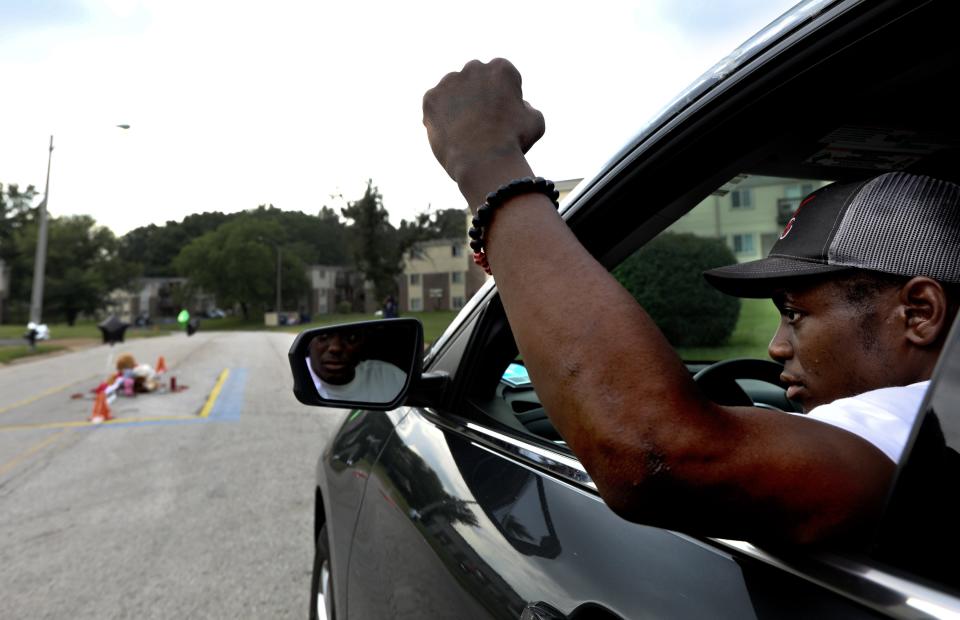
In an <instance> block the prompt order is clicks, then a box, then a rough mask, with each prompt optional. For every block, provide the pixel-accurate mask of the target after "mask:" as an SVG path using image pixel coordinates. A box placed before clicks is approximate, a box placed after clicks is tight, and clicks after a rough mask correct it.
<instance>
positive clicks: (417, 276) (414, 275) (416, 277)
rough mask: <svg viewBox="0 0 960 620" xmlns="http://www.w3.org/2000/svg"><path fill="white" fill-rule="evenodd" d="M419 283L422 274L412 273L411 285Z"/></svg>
mask: <svg viewBox="0 0 960 620" xmlns="http://www.w3.org/2000/svg"><path fill="white" fill-rule="evenodd" d="M417 284H420V274H419V273H411V274H410V285H411V286H416V285H417Z"/></svg>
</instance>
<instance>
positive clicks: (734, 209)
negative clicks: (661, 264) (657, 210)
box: [667, 176, 829, 262]
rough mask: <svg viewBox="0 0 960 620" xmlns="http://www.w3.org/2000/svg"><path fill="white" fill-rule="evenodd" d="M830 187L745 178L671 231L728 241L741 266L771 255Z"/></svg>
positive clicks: (702, 204) (722, 190) (817, 182)
mask: <svg viewBox="0 0 960 620" xmlns="http://www.w3.org/2000/svg"><path fill="white" fill-rule="evenodd" d="M827 183H829V181H822V180H813V179H787V178H781V177H767V176H740V177H736V178H734V179H732V180H731V181H730V182H729V183H727V184H726V185H724V186H723V187H721V188H720V189H719V190H717V191H716V192H714V193H713V194H712V195H710V196H708V197H707V198H706V199H704V200H703V201H701V202H700V203H699V204H698V205H697V206H696V207H694V208H693V209H692V210H691V211H690V212H689V213H687V214H686V215H685V216H683V217H682V218H680V219H679V220H677V221H676V222H675V223H674V224H673V225H671V226H670V227H669V228H668V229H667V230H669V231H671V232H677V233H692V234H694V235H697V236H698V237H714V238H718V239H723V240H724V241H725V242H726V243H727V245H728V246H729V247H730V249H731V250H733V253H734V255H735V256H736V257H737V261H738V262H745V261H750V260H757V259H759V258H763V257H764V256H766V255H767V254H768V253H769V252H770V248H771V246H773V244H774V242H776V240H777V239H778V238H779V237H780V232H781V231H782V230H783V227H784V226H785V225H786V224H787V222H788V221H789V220H790V218H791V217H792V215H793V213H794V211H796V210H797V207H798V206H799V205H800V200H801V199H802V198H803V197H804V196H806V195H807V194H809V193H810V192H812V191H813V190H815V189H817V188H819V187H822V186H823V185H826V184H827Z"/></svg>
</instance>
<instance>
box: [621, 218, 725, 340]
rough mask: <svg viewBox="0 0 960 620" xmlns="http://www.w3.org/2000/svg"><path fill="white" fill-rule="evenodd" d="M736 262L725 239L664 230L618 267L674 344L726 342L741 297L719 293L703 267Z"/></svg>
mask: <svg viewBox="0 0 960 620" xmlns="http://www.w3.org/2000/svg"><path fill="white" fill-rule="evenodd" d="M734 262H736V258H735V257H734V255H733V252H731V251H730V249H729V248H728V247H727V246H726V244H725V243H724V242H723V241H722V240H720V239H710V238H705V237H696V236H694V235H691V234H688V233H683V234H676V233H664V234H662V235H660V236H658V237H657V238H655V239H653V240H652V241H650V242H649V243H648V244H647V245H645V246H644V247H643V248H641V249H640V250H638V251H637V252H635V253H634V254H633V255H632V256H631V257H630V258H628V259H627V260H625V261H623V263H621V264H620V265H619V266H618V267H617V268H616V269H614V270H613V275H614V277H616V278H617V280H619V281H620V284H622V285H623V286H624V288H626V289H627V290H628V291H630V293H631V294H632V295H633V296H634V298H635V299H636V300H637V301H638V302H640V305H642V306H643V308H644V309H645V310H646V311H647V313H648V314H649V315H650V316H651V317H652V318H653V320H654V321H655V322H656V324H657V326H659V327H660V329H661V330H662V331H663V333H664V335H666V337H667V339H668V340H669V341H670V344H672V345H673V346H675V347H702V346H718V345H722V344H724V343H726V341H727V339H729V338H730V334H732V333H733V329H734V327H735V326H736V324H737V318H738V317H739V316H740V300H739V299H738V298H736V297H730V296H728V295H724V294H723V293H721V292H719V291H717V290H716V289H714V288H713V287H711V286H710V285H709V284H707V282H706V280H704V279H703V275H702V273H703V271H704V270H706V269H712V268H714V267H719V266H721V265H729V264H732V263H734Z"/></svg>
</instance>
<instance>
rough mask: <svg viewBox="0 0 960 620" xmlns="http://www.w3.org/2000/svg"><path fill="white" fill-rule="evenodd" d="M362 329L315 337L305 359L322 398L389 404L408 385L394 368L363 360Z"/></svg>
mask: <svg viewBox="0 0 960 620" xmlns="http://www.w3.org/2000/svg"><path fill="white" fill-rule="evenodd" d="M365 343H366V338H365V336H364V332H363V328H344V329H340V330H336V331H330V332H326V333H323V334H320V335H319V336H316V337H315V338H314V339H313V340H311V341H310V355H309V357H307V359H306V364H307V368H308V369H309V371H310V376H311V378H312V379H313V384H314V385H315V386H316V388H317V392H318V393H319V394H320V396H321V397H322V398H326V399H328V400H352V401H361V402H370V403H389V402H391V401H392V400H393V399H394V398H396V397H397V394H399V393H400V390H401V389H403V386H404V384H405V383H406V381H407V375H406V374H405V373H404V372H403V371H402V370H400V369H399V368H397V367H396V366H394V365H393V364H391V363H390V362H385V361H382V360H377V359H364V345H365Z"/></svg>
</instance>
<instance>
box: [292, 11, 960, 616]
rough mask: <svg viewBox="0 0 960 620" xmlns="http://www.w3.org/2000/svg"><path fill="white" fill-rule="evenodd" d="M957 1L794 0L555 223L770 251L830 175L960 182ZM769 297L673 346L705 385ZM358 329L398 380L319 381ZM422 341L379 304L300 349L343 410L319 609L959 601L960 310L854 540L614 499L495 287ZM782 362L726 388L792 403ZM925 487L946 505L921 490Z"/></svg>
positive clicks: (470, 612) (655, 608) (747, 366)
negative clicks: (696, 520)
mask: <svg viewBox="0 0 960 620" xmlns="http://www.w3.org/2000/svg"><path fill="white" fill-rule="evenodd" d="M958 12H960V7H958V5H957V3H953V2H949V1H946V0H929V1H922V0H921V1H904V0H892V1H886V0H881V1H874V2H867V1H862V0H838V1H829V0H823V1H812V2H805V3H802V4H799V5H798V6H797V7H796V8H794V9H793V10H792V11H791V12H789V13H787V14H786V15H784V16H783V17H782V18H781V19H779V20H778V21H776V22H775V23H774V24H772V25H771V26H770V27H769V28H767V29H766V30H764V31H763V32H761V33H759V34H758V35H756V36H755V37H754V38H752V39H751V40H750V41H748V42H747V43H746V44H745V45H744V46H742V47H741V48H739V49H738V50H736V51H735V52H734V53H733V54H731V55H730V56H729V57H728V58H727V59H725V60H724V61H723V62H721V63H720V64H718V65H717V66H716V67H715V68H714V69H713V70H711V71H710V72H708V73H707V74H706V75H705V76H703V77H702V78H701V79H700V80H698V81H697V82H695V83H694V85H693V86H691V87H690V88H689V89H687V90H686V91H684V92H683V93H681V94H680V95H679V96H678V97H677V98H676V99H675V101H674V103H673V104H672V105H670V106H669V107H668V108H666V109H665V110H664V111H663V112H662V113H661V114H660V116H658V117H657V118H656V119H654V120H653V121H651V122H650V123H649V124H647V125H646V126H645V128H644V129H643V130H642V131H641V132H640V133H639V135H637V136H636V138H634V139H633V140H631V141H630V142H629V143H628V144H626V145H625V146H624V147H623V148H622V149H621V150H620V151H619V152H618V153H616V154H615V155H614V156H613V157H612V158H611V159H610V161H609V163H608V164H607V166H606V167H605V168H604V169H603V170H601V171H600V172H599V174H597V175H596V176H594V177H592V178H590V179H586V180H584V182H582V183H581V184H580V185H579V186H578V187H577V189H576V190H574V192H573V193H572V194H571V195H570V196H568V197H567V198H566V200H565V202H564V204H563V205H562V206H561V214H562V217H563V218H564V219H565V221H566V222H567V224H568V225H569V226H570V228H571V229H572V230H573V232H574V233H575V234H576V235H577V237H578V238H579V240H580V241H581V242H582V243H583V244H584V245H585V247H586V248H587V249H588V250H589V251H590V252H591V253H592V254H593V255H594V256H595V257H596V258H597V259H598V260H599V261H600V262H601V263H602V264H603V265H605V266H606V267H607V268H608V269H610V270H611V271H613V272H614V273H615V274H618V277H619V276H622V273H623V271H622V270H621V271H619V272H618V267H620V266H622V265H624V264H627V263H628V261H631V260H632V258H631V257H633V256H635V255H636V253H637V252H638V251H641V252H642V251H643V250H644V249H645V248H646V249H649V248H650V247H651V245H652V244H653V243H655V241H656V240H657V239H663V238H665V236H667V235H677V236H679V235H688V236H689V235H692V236H693V237H697V238H713V239H719V240H721V241H722V242H723V244H725V245H726V246H727V247H728V248H729V249H730V251H731V252H732V253H733V255H734V256H735V257H736V259H738V260H749V259H753V258H759V257H760V256H762V255H764V254H765V253H766V251H767V250H768V249H769V245H770V244H771V243H772V241H773V239H775V238H776V235H777V233H778V232H779V231H780V230H781V229H782V228H783V224H784V221H783V218H784V217H787V218H789V214H790V213H791V212H792V211H793V209H795V208H796V205H797V202H798V201H799V199H800V197H801V196H803V195H804V194H805V193H807V192H808V191H810V190H812V189H814V188H816V187H819V186H821V185H823V184H825V183H828V182H832V181H853V180H857V179H865V178H868V177H872V176H875V175H877V174H879V173H881V172H884V171H889V170H907V171H911V172H916V173H920V174H929V175H930V176H935V177H938V178H943V179H947V180H951V181H954V182H957V181H960V121H958V116H960V115H958V114H957V111H956V105H955V104H954V98H953V96H952V93H953V86H954V81H955V80H956V76H957V75H960V46H958V45H957V44H956V40H955V37H956V35H955V33H954V30H955V24H956V23H958V20H957V18H958V16H960V15H958ZM521 69H522V67H521ZM642 78H643V76H642V75H640V74H639V73H638V75H637V76H632V79H638V80H641V79H642ZM635 121H636V119H625V122H635ZM666 238H667V239H670V238H669V237H666ZM641 257H642V255H641ZM682 267H683V265H680V264H674V265H671V266H670V268H669V269H665V271H666V272H667V273H670V274H674V275H673V277H675V278H677V283H678V287H677V288H683V286H687V285H689V286H694V284H692V282H693V281H692V280H691V281H690V282H686V281H684V282H681V280H680V279H681V278H684V277H687V276H684V275H683V273H684V270H683V269H682ZM687 271H691V270H687ZM691 273H692V275H691V276H690V277H691V278H699V273H695V272H691ZM681 284H682V285H683V286H681ZM765 303H766V304H767V305H768V306H769V308H767V306H761V305H756V306H754V305H743V306H741V307H740V308H739V315H737V317H735V318H736V321H738V322H737V325H738V326H739V327H738V329H739V331H738V332H737V333H738V336H737V338H740V339H741V340H742V343H738V342H729V343H725V344H717V343H713V344H686V345H681V346H678V352H679V353H680V355H681V357H682V358H683V359H684V361H685V363H686V364H687V367H688V369H689V371H690V373H691V376H693V375H696V374H698V373H701V376H703V375H704V374H705V375H706V376H710V375H711V374H716V373H711V369H715V368H716V367H717V364H720V363H723V362H728V361H729V360H730V359H732V358H740V357H744V356H748V357H755V358H761V357H764V356H765V353H764V347H763V345H760V347H759V348H757V349H750V348H749V347H750V346H751V343H752V338H753V336H754V335H756V337H757V339H758V340H759V341H762V342H765V341H766V340H767V339H769V335H770V332H769V331H766V330H768V329H769V322H768V321H767V319H766V318H765V317H766V315H765V314H764V312H767V311H769V312H773V307H772V304H769V302H765ZM698 312H699V310H698V308H696V307H693V308H686V307H683V306H682V305H679V304H678V305H676V306H670V307H668V309H667V311H666V312H665V313H664V316H666V317H668V318H669V320H671V321H674V320H679V321H681V325H682V321H687V322H688V323H687V324H689V325H692V324H693V323H694V322H696V321H698V320H700V317H699V316H698ZM582 320H583V329H584V330H585V331H587V330H589V329H590V320H591V318H590V317H583V319H582ZM663 320H664V321H666V320H667V319H663ZM754 332H756V334H755V333H754ZM346 333H359V334H360V335H358V336H351V338H352V339H353V345H352V346H354V347H363V352H364V355H363V356H361V357H362V358H363V359H365V360H368V361H369V360H374V361H376V362H378V363H377V364H376V365H375V366H377V367H378V368H380V371H378V372H381V371H382V372H383V373H385V374H389V375H391V376H397V373H399V375H402V380H400V379H394V380H395V381H397V383H395V384H393V385H394V387H392V388H391V389H389V390H381V391H380V392H379V393H378V392H377V391H376V390H375V389H374V387H377V386H382V383H379V382H378V380H375V379H370V380H369V384H368V385H370V386H373V387H371V388H370V389H369V390H366V391H364V390H361V391H360V392H358V393H354V394H352V395H350V394H347V395H344V394H343V393H339V395H336V396H334V397H329V396H324V393H325V392H324V389H325V387H324V385H325V383H326V381H327V379H329V378H330V377H333V380H334V382H335V383H334V384H335V385H336V381H337V376H342V374H341V375H338V373H342V372H343V369H344V368H345V367H347V366H348V365H350V364H355V363H359V362H356V361H352V360H355V359H359V358H353V357H349V356H348V355H346V354H343V353H337V354H336V355H333V356H332V357H327V358H321V357H320V356H321V355H322V354H321V353H320V352H319V351H320V349H321V348H322V347H321V344H320V342H321V341H328V340H331V339H333V338H334V337H336V338H338V339H340V338H341V336H343V334H346ZM422 338H423V335H422V328H421V327H420V325H419V323H418V322H417V321H416V320H415V319H384V320H381V321H371V322H366V323H363V324H357V325H353V326H336V327H331V328H320V329H314V330H307V331H305V332H303V333H301V334H300V335H299V336H298V337H297V339H296V340H295V341H294V344H293V345H292V347H291V349H290V354H289V362H290V365H291V371H292V373H293V378H294V393H295V395H296V396H297V398H298V399H299V400H300V401H301V402H303V403H304V404H307V405H311V406H337V407H349V408H352V409H353V411H351V413H349V415H347V417H346V420H345V422H344V424H343V426H342V427H341V428H340V429H339V431H338V432H337V433H336V435H335V436H334V437H333V438H332V439H331V440H330V442H329V443H328V444H327V446H326V447H325V448H324V449H323V453H322V455H321V457H320V460H319V462H318V464H317V484H316V489H315V527H314V532H313V539H312V540H311V541H310V544H311V545H312V546H314V548H315V563H314V571H313V586H312V592H311V595H310V604H311V607H310V613H311V617H312V618H332V617H337V618H340V619H343V618H400V617H418V618H419V617H440V618H646V617H654V618H683V619H688V618H736V619H741V618H809V617H844V618H877V617H895V618H922V617H944V618H946V617H960V570H956V569H955V568H954V561H955V558H956V557H957V553H958V552H960V544H958V536H957V524H956V523H955V522H952V521H951V518H952V517H951V515H954V516H955V515H956V514H958V513H957V512H956V510H955V507H956V502H957V499H956V495H957V494H956V493H955V490H956V487H957V484H958V481H960V471H958V470H957V468H956V467H955V466H954V465H953V463H955V462H956V458H960V457H956V455H957V452H956V450H957V447H958V445H960V328H958V327H957V326H956V325H954V328H953V330H952V332H951V335H950V336H949V342H948V343H947V345H946V347H945V349H944V351H943V353H942V355H941V359H940V363H939V365H938V367H937V369H936V371H935V373H934V376H933V380H932V383H931V386H930V388H929V390H928V392H927V396H926V400H925V402H924V404H923V406H922V410H921V414H920V415H919V416H918V418H917V422H916V425H915V427H914V429H913V434H912V435H911V441H910V443H909V444H908V446H907V449H906V451H905V453H904V457H903V460H902V461H901V463H900V464H899V469H898V472H897V476H896V478H895V482H894V485H893V488H892V489H891V492H890V496H889V499H888V502H887V505H886V507H885V511H884V515H883V518H882V520H881V525H880V528H879V530H878V532H877V533H876V535H875V536H874V537H872V539H871V540H870V541H869V542H868V544H865V545H862V546H858V547H856V548H833V547H825V548H816V549H810V548H791V547H780V548H766V547H761V546H757V545H755V544H753V543H752V542H751V541H749V540H724V539H716V538H708V537H697V536H691V535H687V534H684V533H680V532H675V531H671V530H667V529H661V528H656V527H650V526H646V525H641V524H636V523H631V522H628V521H625V520H623V519H621V518H620V517H618V516H617V515H616V514H614V513H613V512H612V511H611V510H610V509H609V508H608V507H607V506H606V505H605V504H604V502H603V501H602V500H601V498H600V496H599V494H598V493H597V489H596V486H595V485H594V484H593V482H592V481H591V480H590V477H589V476H588V475H587V473H586V471H585V470H584V468H583V467H582V466H581V465H580V463H579V462H578V460H577V458H576V456H575V455H574V454H573V453H572V452H571V451H570V450H569V449H568V448H567V446H566V444H565V442H564V441H563V439H562V437H560V436H559V434H558V433H557V432H556V430H555V429H554V428H553V426H552V424H551V423H550V420H549V418H548V417H547V415H546V412H545V411H544V408H543V407H542V405H541V403H540V401H539V398H538V396H537V393H536V385H534V384H533V383H532V382H531V380H530V378H529V376H528V375H527V373H526V369H525V367H524V365H523V360H522V359H520V358H519V355H518V350H517V347H516V344H515V342H514V338H513V334H512V333H511V329H510V325H509V322H508V321H507V319H506V315H505V313H504V310H503V305H502V304H501V302H500V299H499V296H498V294H497V288H496V282H495V280H493V281H490V282H488V283H487V284H486V285H485V286H484V287H483V288H482V289H481V290H480V292H479V293H477V294H476V295H475V296H474V297H473V298H472V299H471V300H470V301H469V302H468V303H467V305H466V306H465V307H464V308H463V310H462V311H461V312H460V314H459V315H458V317H457V318H456V319H455V320H454V322H453V323H452V324H451V325H450V327H449V328H448V329H447V330H446V332H445V333H444V334H443V336H442V337H440V338H439V339H438V340H437V341H436V342H434V343H433V344H432V346H431V347H430V349H429V350H428V351H427V352H426V354H424V355H421V353H420V351H421V350H422ZM324 346H326V345H324ZM333 346H334V347H343V346H346V345H344V344H343V343H337V344H334V345H333ZM324 351H326V349H324ZM600 354H602V352H600ZM351 355H354V354H353V353H352V354H351ZM769 364H772V363H768V364H763V363H759V364H756V363H753V361H751V362H748V363H743V364H734V365H733V367H735V368H736V369H737V371H738V373H739V374H735V375H734V376H732V377H731V378H730V379H729V380H730V381H736V383H737V385H739V386H740V387H741V388H742V389H743V390H744V391H745V392H746V393H747V394H748V395H749V396H750V397H751V399H752V400H753V402H754V403H757V404H761V405H763V406H768V407H774V408H779V409H787V410H789V409H790V408H791V404H790V403H789V401H788V400H787V399H786V398H785V396H784V391H783V386H781V385H777V384H776V381H777V379H776V375H774V377H773V378H772V379H771V377H769V376H767V372H766V370H764V369H767V368H768V367H769ZM384 365H390V366H392V367H393V369H394V370H390V371H389V372H386V370H385V366H384ZM728 366H729V364H728ZM704 371H706V372H705V373H704ZM368 372H369V373H372V372H373V371H366V370H364V373H368ZM364 376H370V377H373V376H374V375H373V374H365V375H364ZM325 377H326V378H325ZM771 380H772V381H773V382H774V384H771ZM702 385H703V388H704V390H706V391H707V392H708V395H709V391H710V389H712V388H710V387H709V386H707V385H706V384H702ZM397 386H399V387H397ZM334 392H336V390H334ZM934 482H935V485H934V488H935V489H936V491H937V492H936V494H935V495H936V498H937V501H938V502H940V503H938V504H936V505H935V507H930V506H932V505H926V504H924V502H925V501H926V499H927V498H928V497H929V496H928V495H925V492H926V491H925V490H929V488H930V486H931V484H933V483H934ZM948 508H949V509H948ZM918 515H920V516H921V517H922V518H919V519H918ZM918 524H919V525H920V526H919V527H918ZM904 550H907V551H908V553H903V551H904Z"/></svg>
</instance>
